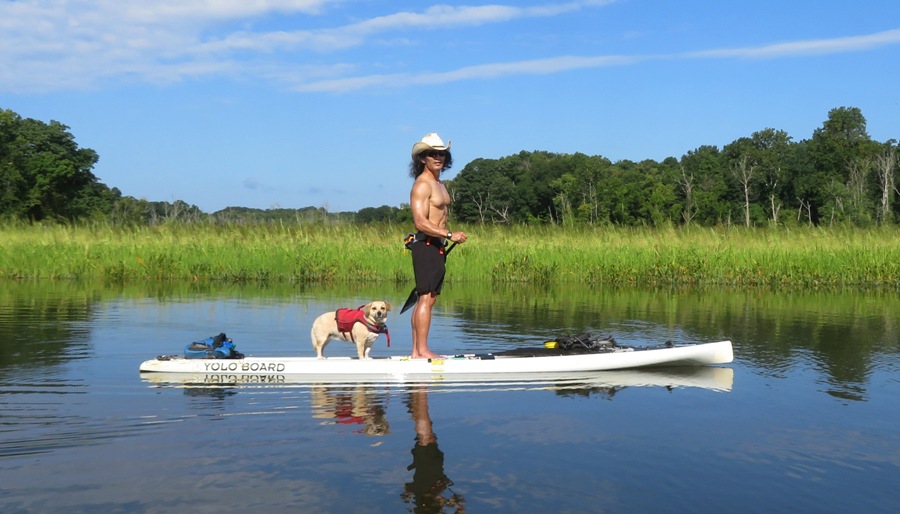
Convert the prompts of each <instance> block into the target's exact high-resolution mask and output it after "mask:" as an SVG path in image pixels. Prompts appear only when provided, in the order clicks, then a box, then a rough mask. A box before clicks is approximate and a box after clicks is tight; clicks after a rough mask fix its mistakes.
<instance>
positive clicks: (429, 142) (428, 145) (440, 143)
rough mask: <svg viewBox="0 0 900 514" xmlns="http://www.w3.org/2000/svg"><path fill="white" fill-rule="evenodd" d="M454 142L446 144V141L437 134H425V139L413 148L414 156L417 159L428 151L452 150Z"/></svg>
mask: <svg viewBox="0 0 900 514" xmlns="http://www.w3.org/2000/svg"><path fill="white" fill-rule="evenodd" d="M451 143H452V141H447V144H446V145H445V144H444V140H443V139H441V136H439V135H437V133H436V132H431V133H430V134H425V137H423V138H422V140H421V141H419V142H418V143H416V144H414V145H413V147H412V156H413V158H415V157H416V156H417V155H419V154H420V153H422V152H424V151H426V150H447V151H449V150H450V144H451Z"/></svg>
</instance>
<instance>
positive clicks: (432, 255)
mask: <svg viewBox="0 0 900 514" xmlns="http://www.w3.org/2000/svg"><path fill="white" fill-rule="evenodd" d="M452 164H453V158H452V157H451V156H450V142H449V141H448V142H447V144H446V145H445V144H444V141H443V140H442V139H441V138H440V136H438V135H437V134H435V133H431V134H427V135H426V136H425V137H424V138H422V140H421V141H419V142H418V143H416V144H415V145H413V148H412V162H411V163H410V165H409V173H410V176H412V177H413V178H414V179H415V182H414V183H413V186H412V191H411V192H410V193H409V205H410V208H411V209H412V217H413V223H414V224H415V227H416V231H417V233H416V240H417V242H416V243H415V244H413V245H412V246H411V250H412V259H413V271H414V273H415V276H416V292H417V293H418V294H419V300H418V302H417V303H416V307H415V308H414V309H413V313H412V318H411V322H410V323H411V325H412V340H413V349H412V358H413V359H434V358H438V357H440V356H439V355H437V354H436V353H434V352H432V351H431V350H429V349H428V331H429V330H430V329H431V310H432V308H433V307H434V303H435V301H437V297H438V295H439V294H441V288H442V287H443V285H444V273H445V270H446V268H445V266H444V265H445V263H446V255H445V253H444V243H445V239H449V240H450V241H453V242H455V243H458V244H461V243H465V242H466V239H468V236H466V234H465V232H451V231H449V230H447V211H448V208H449V206H450V195H449V194H448V193H447V188H445V187H444V184H442V183H441V172H442V171H444V170H446V169H449V168H450V166H451V165H452Z"/></svg>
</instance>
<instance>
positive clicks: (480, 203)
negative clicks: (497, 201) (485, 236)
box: [472, 192, 491, 225]
mask: <svg viewBox="0 0 900 514" xmlns="http://www.w3.org/2000/svg"><path fill="white" fill-rule="evenodd" d="M490 201H491V195H490V194H488V195H487V197H485V196H484V195H482V193H480V192H479V193H476V194H473V195H472V203H474V204H475V208H476V209H478V219H479V220H481V224H482V225H484V222H485V220H486V219H487V214H488V205H489V204H490Z"/></svg>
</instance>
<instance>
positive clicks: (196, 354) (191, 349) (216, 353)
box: [184, 332, 244, 359]
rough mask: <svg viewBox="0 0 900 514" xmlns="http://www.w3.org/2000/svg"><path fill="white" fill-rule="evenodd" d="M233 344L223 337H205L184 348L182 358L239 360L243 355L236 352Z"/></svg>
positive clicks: (221, 335)
mask: <svg viewBox="0 0 900 514" xmlns="http://www.w3.org/2000/svg"><path fill="white" fill-rule="evenodd" d="M235 348H236V346H235V344H234V342H233V341H232V340H231V339H229V338H228V336H226V335H225V332H222V333H220V334H219V335H215V336H211V337H207V338H206V339H201V340H200V341H194V342H193V343H190V344H188V345H187V346H186V347H185V348H184V356H185V357H187V358H188V359H241V358H243V357H244V355H243V354H242V353H240V352H238V351H237V350H236V349H235Z"/></svg>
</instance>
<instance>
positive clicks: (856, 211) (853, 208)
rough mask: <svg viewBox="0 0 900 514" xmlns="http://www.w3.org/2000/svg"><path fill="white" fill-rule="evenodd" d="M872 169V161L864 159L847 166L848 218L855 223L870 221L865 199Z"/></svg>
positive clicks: (856, 160)
mask: <svg viewBox="0 0 900 514" xmlns="http://www.w3.org/2000/svg"><path fill="white" fill-rule="evenodd" d="M872 168H873V161H872V160H871V159H866V158H860V159H854V160H853V161H851V162H850V163H849V164H848V165H847V171H848V173H847V175H848V176H847V200H848V203H849V204H850V205H849V209H850V216H851V217H852V219H854V220H855V221H857V222H862V221H868V220H870V219H871V218H870V217H869V216H870V212H871V210H870V209H871V205H867V204H868V203H869V202H867V201H866V197H867V196H868V195H867V193H868V189H869V186H868V183H869V175H870V174H871V173H872Z"/></svg>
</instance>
